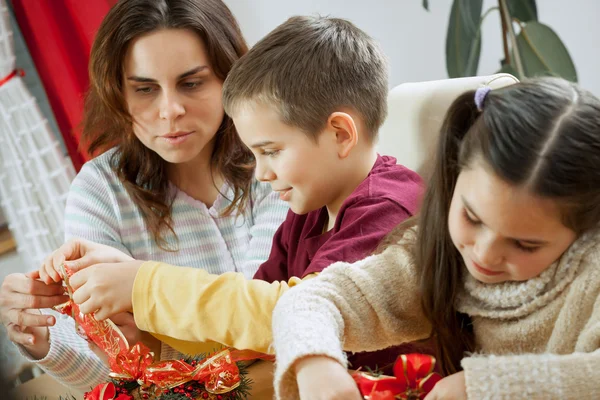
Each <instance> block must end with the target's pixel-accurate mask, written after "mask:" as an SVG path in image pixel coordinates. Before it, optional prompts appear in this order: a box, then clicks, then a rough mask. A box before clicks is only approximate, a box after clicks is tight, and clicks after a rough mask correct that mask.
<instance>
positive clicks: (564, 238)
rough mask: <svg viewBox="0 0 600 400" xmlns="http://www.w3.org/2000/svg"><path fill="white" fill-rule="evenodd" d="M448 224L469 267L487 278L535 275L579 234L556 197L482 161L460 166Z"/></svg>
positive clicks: (500, 279)
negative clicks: (565, 219)
mask: <svg viewBox="0 0 600 400" xmlns="http://www.w3.org/2000/svg"><path fill="white" fill-rule="evenodd" d="M448 227H449V230H450V237H451V238H452V242H453V243H454V245H455V246H456V248H457V249H458V251H459V252H460V254H461V255H462V257H463V259H464V262H465V264H466V266H467V269H468V270H469V272H470V273H471V275H473V277H474V278H475V279H477V280H479V281H481V282H484V283H499V282H504V281H525V280H528V279H531V278H534V277H536V276H538V275H539V274H540V273H542V272H543V271H544V270H545V269H546V268H548V267H549V266H550V265H551V264H552V263H554V261H556V260H557V259H558V258H559V257H560V256H561V255H562V254H563V253H564V252H565V251H566V250H567V248H568V247H569V246H570V245H571V244H572V243H573V241H575V239H576V235H575V232H573V231H572V230H571V229H569V228H567V227H566V226H564V225H563V224H562V222H561V219H560V214H559V210H558V207H557V205H556V204H555V203H554V202H553V201H551V200H548V199H543V198H540V197H536V196H534V195H532V194H530V193H529V192H528V191H527V190H526V189H523V188H520V187H515V186H512V185H510V184H508V183H506V182H505V181H503V180H502V179H500V178H499V177H498V176H496V175H495V174H494V173H492V172H490V169H489V168H487V166H485V165H484V163H483V162H481V161H476V162H474V163H472V165H471V166H470V167H468V168H464V169H463V170H462V171H461V172H460V174H459V176H458V180H457V182H456V188H455V189H454V195H453V197H452V204H451V205H450V213H449V217H448Z"/></svg>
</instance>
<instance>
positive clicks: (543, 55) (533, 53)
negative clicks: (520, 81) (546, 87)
mask: <svg viewBox="0 0 600 400" xmlns="http://www.w3.org/2000/svg"><path fill="white" fill-rule="evenodd" d="M517 49H518V51H519V54H520V55H521V62H522V63H523V70H524V72H525V75H526V76H529V77H532V76H544V75H546V76H560V77H563V78H565V79H568V80H570V81H573V82H577V71H576V70H575V65H574V64H573V60H571V56H570V55H569V52H568V51H567V48H566V47H565V45H564V44H563V42H562V41H561V40H560V38H559V37H558V35H557V34H556V33H555V32H554V31H553V30H552V29H551V28H550V27H549V26H547V25H544V24H542V23H539V22H529V23H527V24H525V26H524V27H523V29H521V33H519V35H518V36H517Z"/></svg>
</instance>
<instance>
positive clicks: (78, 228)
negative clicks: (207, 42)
mask: <svg viewBox="0 0 600 400" xmlns="http://www.w3.org/2000/svg"><path fill="white" fill-rule="evenodd" d="M114 151H115V150H114V149H113V150H110V151H108V152H106V153H104V154H102V155H100V156H98V157H96V158H95V159H93V160H92V161H89V162H88V163H86V164H85V165H84V166H83V168H82V169H81V171H80V172H79V174H78V175H77V177H76V178H75V179H74V181H73V183H72V184H71V189H70V191H69V196H68V198H67V206H66V212H65V237H66V239H67V240H68V239H70V238H73V237H80V238H85V239H88V240H91V241H94V242H96V243H102V244H107V245H110V246H112V247H115V248H117V249H119V250H121V251H123V252H124V253H127V254H129V255H131V256H132V257H134V258H135V259H138V260H153V261H161V262H165V263H168V264H172V265H180V266H187V267H195V268H202V269H204V270H206V271H208V272H210V273H212V274H222V273H224V272H230V271H231V272H241V273H243V274H244V276H246V277H247V278H248V279H251V278H252V277H253V275H254V273H255V272H256V270H257V269H258V267H259V266H260V264H261V263H263V262H264V261H265V260H266V259H267V258H268V256H269V252H270V250H271V241H272V239H273V235H274V234H275V231H276V230H277V228H278V227H279V225H281V223H282V222H283V220H284V219H285V216H286V213H287V210H288V207H287V205H286V204H285V203H284V202H283V201H281V200H280V199H279V197H278V195H277V193H275V192H272V191H271V188H270V185H269V184H266V183H261V182H258V181H255V182H254V183H253V185H252V189H251V196H250V201H249V202H248V207H247V208H246V209H245V210H244V211H243V212H242V213H239V212H234V213H232V214H231V215H229V216H221V214H222V212H223V210H225V209H226V208H227V206H228V205H230V204H231V201H230V200H229V199H231V198H233V190H232V189H231V188H230V187H229V186H227V185H225V186H224V187H223V188H222V189H221V195H219V196H218V198H217V200H216V201H215V203H214V204H213V205H212V207H207V206H206V205H205V204H204V203H202V202H200V201H198V200H195V199H193V198H192V197H190V196H188V195H187V194H185V193H184V192H182V191H180V190H178V189H177V188H176V187H175V186H172V190H174V191H175V200H174V202H173V207H172V223H173V229H174V231H175V232H176V233H177V237H175V235H174V234H173V233H171V232H168V234H165V236H164V237H165V239H166V241H167V243H168V247H169V248H172V249H176V250H177V251H165V250H163V249H161V248H160V247H158V245H157V244H156V242H155V241H154V239H153V236H152V234H151V233H150V231H149V230H148V228H147V226H146V223H145V222H144V219H143V217H142V214H141V212H140V210H139V208H138V207H137V206H136V205H135V204H134V202H133V201H132V199H131V198H130V196H129V194H128V193H127V191H126V190H125V187H124V186H123V184H122V183H121V182H120V181H119V179H118V177H117V176H116V174H115V172H114V171H113V169H112V168H111V165H110V158H111V156H112V154H113V153H114ZM166 347H167V346H166V345H164V346H163V351H162V353H161V358H163V359H165V358H169V359H171V358H174V357H177V356H178V354H177V353H176V352H175V351H174V350H173V349H170V348H168V349H167V348H166ZM21 353H22V354H23V355H24V356H25V357H26V358H27V359H28V360H30V361H32V362H35V363H37V364H38V365H39V366H40V367H41V368H43V369H44V370H45V371H46V372H47V373H48V374H49V375H51V376H53V377H54V378H55V379H57V380H58V381H60V382H61V383H63V384H65V385H67V386H69V387H72V388H76V389H78V390H82V391H88V390H89V389H90V388H91V387H93V386H95V385H97V384H98V383H101V382H103V381H106V380H107V378H108V373H109V370H108V368H107V367H106V366H105V365H104V364H103V363H102V362H101V361H100V360H99V359H98V358H97V357H96V355H95V354H94V353H93V352H91V351H90V350H89V348H88V345H87V343H86V341H85V340H84V339H82V338H80V337H79V336H78V335H77V334H76V332H75V327H74V322H73V320H72V319H70V318H67V317H65V316H61V317H59V318H57V324H56V325H55V326H54V327H51V328H50V351H49V353H48V355H47V356H46V357H45V358H43V359H41V360H33V359H32V358H31V356H29V355H28V353H27V352H26V351H25V350H23V349H21Z"/></svg>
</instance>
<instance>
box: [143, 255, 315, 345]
mask: <svg viewBox="0 0 600 400" xmlns="http://www.w3.org/2000/svg"><path fill="white" fill-rule="evenodd" d="M315 275H316V274H313V275H309V276H307V277H305V278H304V279H305V280H306V279H309V278H310V277H312V276H315ZM301 281H302V280H301V279H300V278H297V277H293V278H291V279H290V280H289V281H288V282H273V283H268V282H265V281H262V280H257V279H253V280H248V279H246V278H245V277H244V275H243V274H241V273H235V272H227V273H224V274H221V275H213V274H209V273H208V272H206V271H204V270H199V269H196V268H184V267H176V266H172V265H168V264H165V263H160V262H155V261H148V262H145V263H144V264H142V266H141V267H140V269H139V271H138V273H137V276H136V278H135V282H134V286H133V295H132V302H133V315H134V316H135V322H136V324H137V326H138V327H139V328H140V329H141V330H143V331H147V332H150V333H152V335H153V336H155V337H156V338H157V339H159V340H161V341H162V342H163V343H166V344H168V345H169V346H171V347H173V348H174V349H176V350H178V351H180V352H182V353H184V354H200V353H206V352H211V351H214V350H217V349H219V348H221V347H222V345H225V346H229V347H234V348H236V349H250V350H255V351H259V352H262V353H272V352H273V351H272V349H271V343H272V340H273V336H272V334H271V315H272V313H273V309H274V308H275V304H276V303H277V300H278V299H279V297H281V295H282V294H283V293H285V292H286V291H287V290H288V289H289V288H290V287H293V286H295V285H297V284H298V283H300V282H301Z"/></svg>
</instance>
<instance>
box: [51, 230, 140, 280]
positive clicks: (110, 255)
mask: <svg viewBox="0 0 600 400" xmlns="http://www.w3.org/2000/svg"><path fill="white" fill-rule="evenodd" d="M125 261H133V258H132V257H130V256H128V255H127V254H125V253H123V252H122V251H120V250H117V249H115V248H114V247H110V246H107V245H104V244H98V243H94V242H91V241H89V240H85V239H72V240H69V241H68V242H66V243H65V244H63V245H62V246H60V247H59V248H58V249H56V250H54V252H52V254H50V255H49V256H48V257H46V259H45V260H44V263H43V264H42V266H41V268H40V278H41V279H42V281H44V282H46V283H47V284H50V283H52V282H60V281H61V280H62V277H61V276H60V273H59V271H60V266H61V264H63V263H64V264H65V266H67V267H69V269H71V270H73V271H79V270H81V269H83V268H86V267H89V266H91V265H95V264H100V263H117V262H125Z"/></svg>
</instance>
